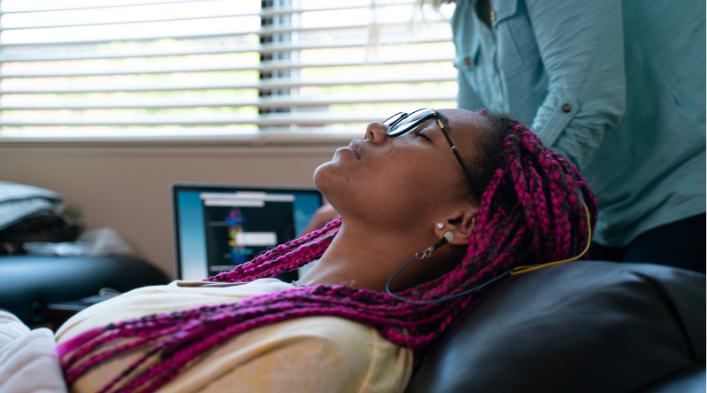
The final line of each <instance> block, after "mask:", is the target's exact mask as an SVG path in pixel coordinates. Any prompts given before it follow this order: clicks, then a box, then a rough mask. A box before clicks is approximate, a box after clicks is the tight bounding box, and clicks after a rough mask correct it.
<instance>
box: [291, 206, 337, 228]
mask: <svg viewBox="0 0 707 393" xmlns="http://www.w3.org/2000/svg"><path fill="white" fill-rule="evenodd" d="M338 216H339V213H337V212H336V210H334V207H333V206H332V205H330V204H328V203H327V204H326V205H324V206H322V207H320V208H319V209H317V211H316V212H314V217H312V220H311V221H309V224H307V226H306V227H305V228H304V230H303V231H302V233H300V236H304V235H306V234H308V233H310V232H314V231H316V230H317V229H320V228H323V227H324V225H326V224H327V223H328V222H329V221H331V220H333V219H335V218H336V217H338Z"/></svg>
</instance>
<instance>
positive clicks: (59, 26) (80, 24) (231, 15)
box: [0, 14, 257, 31]
mask: <svg viewBox="0 0 707 393" xmlns="http://www.w3.org/2000/svg"><path fill="white" fill-rule="evenodd" d="M256 15H257V14H256ZM246 16H253V15H249V14H225V15H209V16H191V17H186V18H168V19H167V18H163V19H149V20H132V21H121V22H93V23H74V24H61V25H46V26H41V25H38V26H20V27H3V28H0V31H3V30H32V29H57V28H62V27H86V26H109V25H125V24H137V23H158V22H178V21H185V20H198V19H216V18H232V17H238V18H240V17H246Z"/></svg>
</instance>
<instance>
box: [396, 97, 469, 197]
mask: <svg viewBox="0 0 707 393" xmlns="http://www.w3.org/2000/svg"><path fill="white" fill-rule="evenodd" d="M429 119H435V122H437V125H438V126H439V128H440V129H441V130H442V133H443V134H444V137H445V138H446V139H447V142H448V143H449V146H450V147H451V148H452V152H453V153H454V156H455V157H456V158H457V161H459V165H461V167H462V169H463V170H464V174H465V175H466V177H467V178H468V179H469V183H471V189H472V191H473V193H474V196H476V197H480V196H481V190H480V189H479V186H478V184H476V181H475V180H474V177H473V176H471V171H469V168H468V167H467V166H466V165H465V164H464V160H462V157H461V155H460V154H459V152H458V151H457V148H456V147H455V146H454V143H452V140H451V139H450V138H449V134H448V133H447V129H446V128H445V127H444V123H442V120H441V118H440V116H439V115H438V114H437V112H435V110H434V109H432V108H422V109H418V110H416V111H414V112H411V113H405V112H398V113H396V114H394V115H393V116H391V117H389V118H388V119H387V120H385V121H384V122H383V124H385V125H386V126H388V132H387V134H388V136H390V137H391V138H397V137H399V136H403V135H406V134H408V133H409V132H410V131H412V130H414V129H415V128H417V127H418V126H419V125H420V124H422V123H424V122H426V121H427V120H429Z"/></svg>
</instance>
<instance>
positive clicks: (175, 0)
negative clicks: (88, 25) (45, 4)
mask: <svg viewBox="0 0 707 393" xmlns="http://www.w3.org/2000/svg"><path fill="white" fill-rule="evenodd" d="M201 1H213V0H170V1H152V2H147V3H139V4H115V5H97V6H93V7H74V8H47V9H41V10H27V11H2V12H0V15H10V14H30V13H35V12H54V11H79V10H95V9H99V8H124V7H139V6H144V5H158V4H173V3H196V2H201Z"/></svg>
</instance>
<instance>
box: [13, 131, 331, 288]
mask: <svg viewBox="0 0 707 393" xmlns="http://www.w3.org/2000/svg"><path fill="white" fill-rule="evenodd" d="M342 144H343V143H341V142H340V141H339V142H333V141H329V142H326V143H324V142H322V143H318V144H309V145H302V144H300V145H298V144H293V143H287V144H284V145H273V144H269V145H263V144H259V145H253V144H244V143H242V142H239V143H228V142H224V143H220V144H219V143H173V144H165V143H143V144H133V145H131V144H126V143H3V144H0V180H6V181H12V182H17V183H23V184H29V185H33V186H37V187H42V188H47V189H50V190H54V191H56V192H58V193H60V194H62V195H63V196H64V197H65V198H66V201H67V203H68V211H69V212H71V213H74V212H76V213H78V214H79V215H80V217H81V218H82V219H83V220H84V222H85V223H86V226H87V228H89V229H91V228H98V227H103V226H109V227H112V228H113V229H115V230H116V231H117V232H118V233H119V234H120V235H121V237H123V238H124V239H125V240H126V241H127V242H128V243H130V245H131V246H132V247H133V254H134V255H136V256H138V257H142V258H144V259H146V260H148V261H149V262H151V263H152V264H154V265H155V266H157V267H159V268H160V269H162V270H163V271H164V272H165V273H166V274H168V275H169V276H170V277H172V278H173V277H174V273H173V261H174V259H173V244H172V216H171V206H170V195H169V185H170V183H172V182H176V181H184V182H210V183H247V184H278V185H282V184H290V185H312V184H313V183H312V173H313V171H314V169H315V168H316V167H317V166H318V165H319V164H321V163H322V162H324V161H328V160H329V159H331V157H332V154H333V152H334V150H335V147H336V146H341V145H342Z"/></svg>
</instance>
